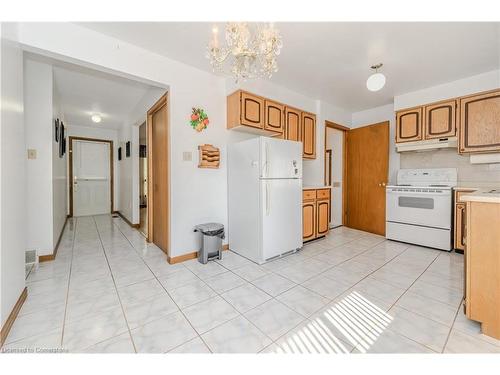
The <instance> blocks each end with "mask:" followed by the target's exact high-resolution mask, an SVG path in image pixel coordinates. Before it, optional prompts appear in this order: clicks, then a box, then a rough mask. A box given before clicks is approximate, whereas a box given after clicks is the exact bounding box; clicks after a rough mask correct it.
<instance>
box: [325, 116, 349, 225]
mask: <svg viewBox="0 0 500 375" xmlns="http://www.w3.org/2000/svg"><path fill="white" fill-rule="evenodd" d="M328 128H330V129H336V130H340V131H341V132H342V225H346V223H347V194H346V189H345V186H346V184H345V183H346V180H347V137H348V134H349V130H351V129H350V128H349V127H347V126H344V125H340V124H337V123H335V122H332V121H328V120H325V135H324V171H323V172H324V183H325V185H326V184H327V182H328V180H327V176H328V172H327V168H328V163H327V160H326V150H327V145H326V136H327V134H328ZM332 187H333V186H332ZM331 204H332V194H331V193H330V207H331ZM330 212H331V209H330ZM331 219H332V218H331V217H330V222H331Z"/></svg>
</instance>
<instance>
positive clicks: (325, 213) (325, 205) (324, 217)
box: [316, 199, 330, 236]
mask: <svg viewBox="0 0 500 375" xmlns="http://www.w3.org/2000/svg"><path fill="white" fill-rule="evenodd" d="M329 215H330V200H329V199H325V200H319V201H317V204H316V217H317V225H316V235H317V236H324V235H326V234H327V233H328V230H329V225H328V224H329V220H328V218H329Z"/></svg>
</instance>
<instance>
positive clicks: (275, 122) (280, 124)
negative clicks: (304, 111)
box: [264, 100, 285, 134]
mask: <svg viewBox="0 0 500 375" xmlns="http://www.w3.org/2000/svg"><path fill="white" fill-rule="evenodd" d="M265 108H266V113H265V116H264V129H265V130H270V131H273V132H277V133H280V134H283V131H284V130H285V106H284V105H283V104H279V103H277V102H273V101H271V100H266V101H265Z"/></svg>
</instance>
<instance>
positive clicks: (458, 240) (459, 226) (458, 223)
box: [454, 203, 465, 251]
mask: <svg viewBox="0 0 500 375" xmlns="http://www.w3.org/2000/svg"><path fill="white" fill-rule="evenodd" d="M464 228H465V203H457V204H455V241H454V242H455V249H457V250H462V251H464V250H465V230H464Z"/></svg>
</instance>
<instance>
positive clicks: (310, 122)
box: [302, 112, 316, 159]
mask: <svg viewBox="0 0 500 375" xmlns="http://www.w3.org/2000/svg"><path fill="white" fill-rule="evenodd" d="M302 147H303V153H302V157H303V158H306V159H316V115H313V114H312V113H307V112H302Z"/></svg>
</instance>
